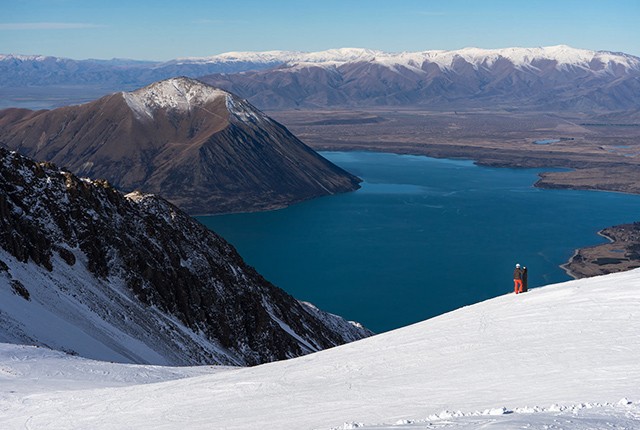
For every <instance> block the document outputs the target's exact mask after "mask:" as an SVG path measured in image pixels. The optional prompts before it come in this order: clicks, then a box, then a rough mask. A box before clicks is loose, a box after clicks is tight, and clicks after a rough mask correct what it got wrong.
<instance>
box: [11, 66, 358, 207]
mask: <svg viewBox="0 0 640 430" xmlns="http://www.w3.org/2000/svg"><path fill="white" fill-rule="evenodd" d="M0 144H1V145H4V146H5V147H7V148H10V149H13V150H17V151H20V152H21V153H23V154H24V155H27V156H29V157H31V158H34V159H37V160H46V161H51V162H54V163H56V164H58V165H61V166H65V167H66V168H68V169H69V170H70V171H72V172H74V173H76V174H78V175H82V176H88V177H92V178H104V179H107V180H108V181H109V182H110V183H111V184H112V185H114V186H115V187H117V188H118V189H120V190H125V191H133V190H136V189H140V190H142V191H144V192H148V193H156V194H159V195H161V196H163V197H164V198H166V199H167V200H169V201H171V202H172V203H174V204H176V205H178V206H180V207H181V208H182V209H184V210H186V211H188V212H190V213H199V214H203V213H207V214H211V213H222V212H238V211H252V210H258V209H273V208H278V207H282V206H286V205H288V204H291V203H294V202H297V201H301V200H305V199H309V198H313V197H318V196H322V195H327V194H335V193H339V192H345V191H352V190H355V189H357V188H358V187H359V185H358V184H359V182H360V181H359V179H358V178H356V177H355V176H353V175H351V174H349V173H347V172H345V171H344V170H342V169H340V168H339V167H337V166H335V165H334V164H332V163H330V162H329V161H327V160H326V159H324V158H323V157H321V156H320V155H318V154H317V153H316V152H315V151H313V150H311V149H310V148H309V147H307V146H306V145H305V144H304V143H303V142H301V141H300V140H299V139H297V138H296V137H295V136H294V135H293V134H291V133H290V132H289V131H288V130H287V129H286V128H285V127H284V126H282V125H281V124H279V123H277V122H276V121H274V120H272V119H270V118H269V117H267V116H266V115H265V114H263V113H262V112H260V111H259V110H257V109H256V108H255V107H253V106H252V105H251V104H249V103H247V102H246V101H245V100H242V99H240V98H238V97H236V96H234V95H232V94H230V93H228V92H225V91H221V90H219V89H216V88H213V87H211V86H209V85H206V84H204V83H202V82H199V81H196V80H193V79H190V78H185V77H180V78H171V79H167V80H164V81H160V82H156V83H154V84H151V85H149V86H147V87H145V88H141V89H139V90H136V91H133V92H119V93H114V94H110V95H108V96H105V97H102V98H100V99H98V100H95V101H93V102H89V103H84V104H81V105H74V106H66V107H62V108H58V109H54V110H50V111H47V110H44V111H43V110H41V111H32V110H27V109H6V110H3V111H0Z"/></svg>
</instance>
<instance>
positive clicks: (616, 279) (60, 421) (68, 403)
mask: <svg viewBox="0 0 640 430" xmlns="http://www.w3.org/2000/svg"><path fill="white" fill-rule="evenodd" d="M639 304H640V270H635V271H630V272H625V273H618V274H613V275H606V276H600V277H595V278H590V279H583V280H579V281H571V282H566V283H562V284H556V285H550V286H546V287H542V288H536V289H533V290H531V291H529V292H528V293H526V294H522V295H517V296H516V295H513V294H509V295H505V296H502V297H497V298H495V299H491V300H488V301H486V302H483V303H478V304H476V305H472V306H467V307H464V308H461V309H458V310H456V311H454V312H450V313H447V314H445V315H441V316H439V317H436V318H433V319H431V320H428V321H424V322H422V323H418V324H415V325H412V326H409V327H405V328H401V329H398V330H394V331H391V332H387V333H383V334H380V335H376V336H373V337H370V338H367V339H363V340H360V341H357V342H353V343H350V344H347V345H343V346H340V347H337V348H333V349H330V350H326V351H321V352H318V353H314V354H311V355H307V356H305V357H300V358H296V359H292V360H286V361H281V362H277V363H270V364H266V365H261V366H256V367H252V368H247V369H229V368H219V367H214V368H211V367H207V368H184V369H175V368H166V369H162V368H161V369H158V368H152V369H149V368H147V367H144V366H140V367H137V368H132V367H131V366H123V365H114V364H111V363H97V362H93V361H87V360H82V359H79V358H77V357H71V356H63V355H62V354H59V353H53V352H51V351H46V350H45V351H42V350H38V349H34V348H29V347H18V346H11V345H0V381H2V383H1V384H0V405H1V407H0V424H1V425H2V427H3V428H24V427H30V428H56V429H76V428H92V429H101V428H141V429H151V428H166V429H181V428H190V429H210V428H212V427H215V428H225V429H229V430H233V429H242V430H250V429H265V428H268V429H296V430H309V429H323V430H324V429H326V430H329V429H334V430H335V429H343V430H344V429H354V428H359V429H371V430H374V429H377V430H390V429H394V430H404V429H407V430H426V429H431V430H433V429H466V430H471V429H479V428H483V429H486V428H490V429H494V428H495V429H504V430H507V429H509V430H510V429H517V428H529V429H540V430H542V429H565V430H593V429H621V428H626V429H634V428H638V427H639V424H640V384H639V383H638V381H640V364H638V355H639V354H640V338H639V337H638V332H639V331H640V306H639ZM181 372H182V374H181ZM207 373H208V374H207ZM97 374H99V375H102V377H101V378H97V377H96V375H97ZM181 377H182V379H180V378H181ZM161 379H165V380H166V381H167V382H164V383H153V384H150V382H158V381H159V380H161Z"/></svg>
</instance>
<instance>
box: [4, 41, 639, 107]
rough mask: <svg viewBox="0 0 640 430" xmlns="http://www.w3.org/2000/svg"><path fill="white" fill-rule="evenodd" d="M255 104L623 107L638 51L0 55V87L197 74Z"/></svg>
mask: <svg viewBox="0 0 640 430" xmlns="http://www.w3.org/2000/svg"><path fill="white" fill-rule="evenodd" d="M212 74H213V75H214V76H208V77H207V78H205V80H206V81H207V82H210V83H213V84H214V85H216V86H219V87H220V88H222V89H225V90H228V91H231V92H233V93H235V94H238V95H240V96H241V97H244V98H247V99H249V101H251V102H252V103H253V104H255V105H256V106H258V107H260V108H261V109H277V108H292V107H307V108H317V107H327V106H379V105H382V106H385V105H393V106H416V105H417V106H423V107H430V108H458V109H462V108H478V107H486V106H491V107H493V108H507V109H513V108H518V109H529V110H531V109H541V110H567V109H571V110H577V111H601V110H606V111H610V110H627V109H630V108H632V109H635V108H637V106H638V104H639V103H638V99H637V97H638V96H637V94H638V93H640V91H639V89H640V88H639V87H640V84H638V81H639V78H638V76H639V75H640V58H638V57H635V56H632V55H628V54H624V53H619V52H609V51H592V50H586V49H576V48H572V47H569V46H566V45H558V46H548V47H539V48H504V49H480V48H464V49H459V50H452V51H443V50H430V51H420V52H401V53H389V52H383V51H377V50H370V49H358V48H341V49H330V50H326V51H320V52H296V51H265V52H229V53H225V54H219V55H214V56H210V57H201V58H179V59H175V60H171V61H167V62H164V63H161V62H156V63H152V62H135V61H130V60H111V61H97V60H83V61H76V60H70V59H61V58H54V57H43V56H20V55H3V56H0V75H2V76H3V82H2V83H1V84H0V86H5V87H24V86H34V85H35V86H47V85H49V86H50V85H59V84H67V85H69V84H70V85H94V86H100V87H104V88H119V89H129V88H135V87H136V86H142V85H147V84H149V83H151V82H154V81H157V80H161V79H166V78H169V77H173V76H179V75H183V76H189V77H203V76H207V75H212Z"/></svg>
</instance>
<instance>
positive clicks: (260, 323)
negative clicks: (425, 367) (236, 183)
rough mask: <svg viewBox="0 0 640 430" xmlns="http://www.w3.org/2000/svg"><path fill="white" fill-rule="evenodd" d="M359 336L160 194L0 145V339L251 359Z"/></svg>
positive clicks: (100, 352)
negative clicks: (121, 188)
mask: <svg viewBox="0 0 640 430" xmlns="http://www.w3.org/2000/svg"><path fill="white" fill-rule="evenodd" d="M370 334H371V333H370V332H369V331H368V330H366V329H364V328H362V327H361V326H359V325H358V324H356V323H349V322H347V321H345V320H344V319H342V318H340V317H337V316H335V315H331V314H328V313H326V312H323V311H321V310H319V309H317V308H316V307H314V306H313V305H311V304H308V303H303V302H300V301H298V300H296V299H294V298H293V297H291V296H290V295H288V294H287V293H285V292H284V291H282V290H281V289H279V288H277V287H275V286H274V285H272V284H270V283H269V282H268V281H267V280H265V279H264V278H263V277H262V276H260V275H259V274H258V273H257V272H256V271H255V270H254V269H253V268H251V267H250V266H248V265H246V264H245V263H244V261H243V260H242V258H241V257H240V256H239V255H238V253H237V252H236V251H235V249H234V248H233V247H232V246H231V245H230V244H228V243H227V242H226V241H224V240H223V239H222V238H221V237H219V236H218V235H216V234H215V233H213V232H211V231H210V230H208V229H207V228H205V227H204V226H203V225H202V224H200V223H199V222H197V221H196V220H194V219H192V218H191V217H189V216H188V215H186V214H185V213H184V212H182V211H180V210H179V209H178V208H177V207H175V206H173V205H172V204H170V203H168V202H167V201H165V200H163V199H161V198H159V197H156V196H154V195H149V194H143V193H140V192H134V193H131V194H128V195H126V196H125V195H123V194H121V193H120V192H118V191H117V190H115V189H114V188H113V187H111V186H110V185H109V184H108V183H107V182H106V181H104V180H98V181H92V180H89V179H80V178H78V177H76V176H74V175H73V174H71V173H69V172H67V171H65V170H61V169H59V168H57V167H56V166H55V165H53V164H51V163H35V162H33V161H31V160H29V159H28V158H26V157H24V156H21V155H19V154H17V153H15V152H10V151H7V150H5V149H3V148H0V342H10V343H18V344H30V345H40V346H47V347H49V348H53V349H56V350H61V351H66V352H67V353H69V354H73V355H81V356H83V357H89V358H95V359H102V360H108V361H116V362H125V363H147V364H164V365H195V364H227V365H253V364H257V363H264V362H268V361H274V360H281V359H285V358H291V357H296V356H300V355H303V354H307V353H309V352H313V351H318V350H320V349H324V348H328V347H332V346H335V345H339V344H342V343H345V342H349V341H352V340H355V339H359V338H362V337H366V336H368V335H370ZM0 378H1V372H0Z"/></svg>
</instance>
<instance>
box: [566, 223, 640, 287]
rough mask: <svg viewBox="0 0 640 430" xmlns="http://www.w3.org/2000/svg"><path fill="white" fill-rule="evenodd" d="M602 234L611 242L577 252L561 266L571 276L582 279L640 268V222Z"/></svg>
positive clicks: (604, 230) (620, 226)
mask: <svg viewBox="0 0 640 430" xmlns="http://www.w3.org/2000/svg"><path fill="white" fill-rule="evenodd" d="M598 235H599V236H602V237H604V238H606V239H607V240H608V241H609V242H607V243H603V244H599V245H594V246H589V247H586V248H580V249H577V250H576V251H575V252H574V254H573V256H572V257H571V258H570V259H569V261H568V262H567V263H565V264H563V265H562V266H560V267H562V268H563V269H564V271H565V272H566V273H567V274H568V275H569V276H571V277H572V278H574V279H581V278H588V277H592V276H599V275H606V274H609V273H616V272H624V271H627V270H633V269H637V268H639V267H640V223H633V224H620V225H616V226H612V227H607V228H605V229H603V230H600V231H599V232H598Z"/></svg>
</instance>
